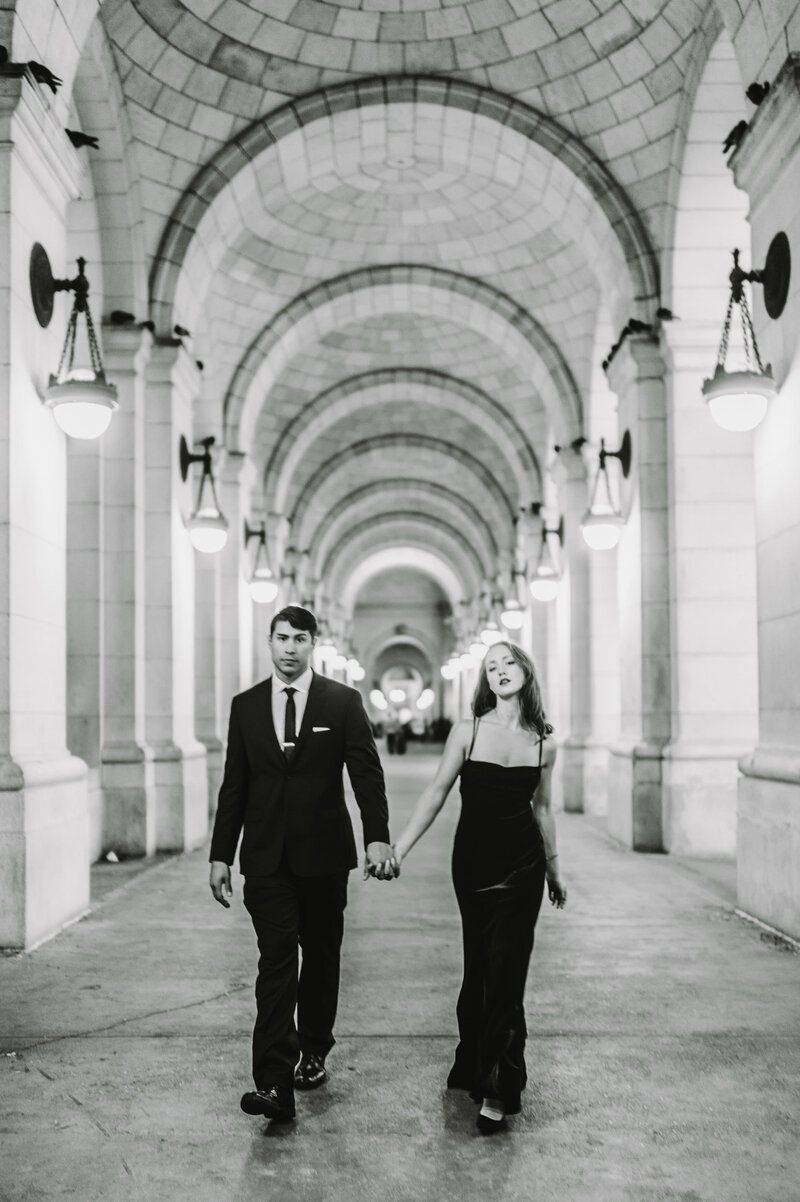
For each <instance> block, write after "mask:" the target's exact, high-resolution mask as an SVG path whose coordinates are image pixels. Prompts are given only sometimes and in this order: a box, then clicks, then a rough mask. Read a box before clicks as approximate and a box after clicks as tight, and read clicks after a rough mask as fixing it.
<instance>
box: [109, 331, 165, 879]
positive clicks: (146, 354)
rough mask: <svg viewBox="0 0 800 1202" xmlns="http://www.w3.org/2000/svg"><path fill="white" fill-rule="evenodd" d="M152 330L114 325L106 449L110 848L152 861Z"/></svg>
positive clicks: (153, 791) (154, 843)
mask: <svg viewBox="0 0 800 1202" xmlns="http://www.w3.org/2000/svg"><path fill="white" fill-rule="evenodd" d="M151 345H152V338H151V336H150V334H149V333H148V332H147V331H140V330H138V329H135V328H133V329H131V328H128V327H124V328H120V327H114V326H108V327H106V328H105V329H104V330H103V352H104V359H105V364H106V369H107V371H108V375H109V378H110V379H112V380H113V381H114V383H115V384H116V386H117V391H118V394H119V409H118V410H117V412H116V413H115V415H114V418H113V420H112V422H111V426H110V427H109V430H108V432H107V433H106V435H105V436H104V439H103V444H102V458H103V464H102V470H103V522H102V532H101V541H102V587H103V623H102V635H101V642H102V680H103V690H102V698H103V701H102V715H103V723H102V750H101V756H100V758H101V768H100V780H101V786H102V795H103V809H104V815H103V849H104V850H105V849H108V848H111V849H113V850H114V851H117V852H119V851H122V852H124V853H125V854H127V855H152V853H153V852H154V851H155V847H156V797H155V779H154V765H153V760H152V755H151V753H150V751H149V749H148V747H147V745H146V742H145V730H144V727H145V455H144V442H145V373H146V370H147V364H148V361H149V359H150V351H151Z"/></svg>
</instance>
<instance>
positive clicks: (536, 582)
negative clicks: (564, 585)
mask: <svg viewBox="0 0 800 1202" xmlns="http://www.w3.org/2000/svg"><path fill="white" fill-rule="evenodd" d="M560 587H561V581H560V580H559V578H558V577H557V576H555V575H552V576H546V575H541V576H534V577H533V578H532V580H531V582H530V584H529V585H528V588H529V589H530V590H531V596H532V597H533V598H534V600H535V601H553V600H555V598H556V597H557V596H558V592H559V589H560Z"/></svg>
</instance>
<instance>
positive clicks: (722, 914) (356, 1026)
mask: <svg viewBox="0 0 800 1202" xmlns="http://www.w3.org/2000/svg"><path fill="white" fill-rule="evenodd" d="M433 764H434V761H433V759H432V758H429V757H419V758H417V757H411V756H409V757H406V758H405V759H390V760H389V761H388V765H387V768H388V776H389V783H390V797H391V799H392V804H393V814H394V826H395V829H396V830H399V828H400V825H401V823H402V820H403V818H404V815H405V814H406V813H407V812H408V809H409V807H410V806H411V805H412V804H413V800H414V798H415V797H416V795H417V793H418V791H419V790H420V788H421V787H422V784H423V783H424V782H425V781H426V780H427V779H428V778H429V777H430V774H431V772H432V770H433ZM457 810H458V806H457V802H456V800H455V798H453V799H451V800H450V801H449V802H448V805H447V806H446V807H445V810H444V812H443V814H442V815H441V816H440V819H439V820H438V822H437V824H436V825H435V826H434V827H433V828H432V830H431V831H430V832H429V834H428V836H427V838H426V840H425V841H424V842H423V843H422V844H421V845H420V846H419V847H418V848H417V850H416V851H415V853H414V854H413V855H412V857H411V859H410V860H409V862H408V864H407V866H406V870H405V871H404V874H403V877H402V878H401V880H400V881H399V882H394V883H393V884H391V885H388V884H377V883H376V882H373V881H370V882H368V883H366V884H364V883H362V881H361V880H360V877H359V876H358V875H357V874H353V876H352V878H351V885H350V906H349V910H348V925H347V934H346V942H345V951H344V955H345V972H344V980H343V984H342V998H341V1007H340V1016H339V1022H338V1030H337V1033H338V1038H339V1042H338V1046H337V1047H336V1049H334V1052H333V1053H332V1055H331V1057H330V1061H329V1065H330V1068H331V1080H330V1083H329V1085H328V1086H327V1087H326V1088H325V1089H322V1090H319V1091H318V1092H316V1093H314V1094H311V1095H307V1096H305V1097H302V1098H301V1099H300V1102H299V1116H298V1122H297V1123H296V1124H291V1125H282V1126H273V1125H269V1124H265V1123H264V1122H263V1121H261V1120H258V1119H250V1118H247V1117H246V1116H245V1115H243V1114H241V1113H240V1111H239V1095H240V1093H241V1092H242V1090H243V1089H244V1088H247V1087H248V1083H249V1071H248V1069H249V1038H250V1029H251V1023H252V1018H253V1009H254V1003H253V997H252V977H253V971H254V965H255V945H254V939H253V935H252V932H251V929H250V926H249V920H248V918H247V915H246V914H245V912H244V910H243V908H242V905H241V889H240V880H239V879H238V878H237V879H236V881H235V885H236V896H235V904H234V907H233V909H232V910H231V911H228V912H226V911H223V910H222V909H221V908H219V907H217V906H216V905H215V904H214V903H213V901H212V899H211V897H210V894H209V891H208V886H207V883H206V878H207V867H206V862H205V860H206V855H205V852H203V851H201V852H196V853H193V854H191V855H187V856H182V857H179V858H177V859H174V860H169V861H167V862H165V863H162V864H160V865H158V866H157V867H155V868H153V869H152V870H150V871H148V872H145V873H142V874H141V875H140V876H138V877H136V878H135V879H132V880H128V881H127V882H126V884H125V885H124V887H123V888H121V889H120V890H119V891H117V892H112V893H110V894H108V895H107V896H106V897H105V900H104V902H103V904H102V905H101V906H100V907H99V908H97V909H96V910H95V911H94V912H93V913H92V914H91V915H90V916H89V917H87V918H86V919H84V921H82V922H80V923H78V924H76V925H75V926H73V927H71V928H70V929H69V930H67V931H65V932H63V933H62V934H61V935H60V936H59V937H58V938H56V939H54V940H51V941H50V942H49V943H47V944H45V945H43V946H42V947H41V948H39V949H38V950H37V951H36V952H34V953H32V954H30V955H25V956H15V957H10V958H6V959H2V960H0V1051H1V1052H2V1053H3V1054H2V1055H0V1199H2V1200H3V1202H38V1200H39V1199H55V1198H59V1199H60V1198H74V1199H79V1200H80V1202H117V1200H120V1202H125V1200H126V1199H137V1198H147V1199H150V1200H152V1202H166V1200H168V1199H176V1200H179V1202H183V1200H187V1202H188V1200H191V1202H206V1200H207V1199H208V1200H211V1199H214V1200H215V1202H217V1200H219V1199H228V1200H230V1202H249V1200H250V1199H270V1200H273V1199H274V1200H275V1202H294V1200H297V1202H338V1200H339V1199H341V1200H342V1202H345V1200H347V1202H349V1200H350V1199H371V1200H372V1199H378V1200H380V1202H385V1200H387V1199H388V1200H389V1202H392V1200H402V1202H427V1200H428V1199H431V1200H432V1199H437V1200H438V1199H458V1200H459V1202H473V1200H474V1202H479V1200H483V1199H487V1202H488V1200H490V1199H491V1200H492V1202H494V1200H498V1199H499V1200H504V1199H517V1198H519V1199H525V1200H526V1202H538V1200H539V1199H542V1200H545V1199H546V1200H547V1202H584V1200H586V1202H589V1200H591V1202H617V1200H619V1202H622V1200H624V1202H655V1200H661V1199H664V1200H670V1202H672V1200H678V1199H680V1200H681V1202H712V1200H713V1202H739V1200H741V1202H772V1200H774V1202H792V1200H797V1199H800V1141H798V1110H799V1109H800V1107H799V1106H798V1082H799V1081H800V1071H799V1070H800V1043H799V1042H798V1031H799V1030H800V1021H799V1020H800V956H798V955H796V954H794V953H793V952H792V951H790V950H786V949H785V948H782V947H781V945H776V944H775V943H774V942H772V941H770V940H769V938H765V937H763V936H762V934H761V933H760V932H759V930H758V929H757V928H755V927H753V926H752V925H751V924H749V923H746V922H744V921H742V920H741V919H739V918H737V917H736V916H735V915H734V914H733V911H732V908H731V902H730V898H729V896H728V894H727V892H726V887H725V884H724V880H723V878H724V873H723V874H722V877H721V878H720V879H719V880H718V879H715V878H714V876H707V875H706V874H704V873H703V872H700V871H698V870H697V867H696V866H692V865H689V864H681V863H679V862H677V861H675V860H673V859H670V858H669V857H665V856H639V855H634V854H631V853H628V852H625V851H622V850H621V849H619V848H618V847H616V846H615V845H614V844H613V843H612V842H611V841H610V840H609V839H608V837H607V836H606V835H605V833H604V831H603V829H602V826H601V825H600V824H598V823H597V822H594V821H592V820H590V819H587V818H583V817H580V816H575V815H563V814H562V815H559V817H558V824H559V838H560V844H561V854H562V861H563V866H564V869H565V875H566V877H567V880H568V884H569V904H568V907H567V909H566V910H565V911H564V912H563V913H556V912H555V911H553V910H552V909H551V908H550V907H549V906H545V908H544V910H543V913H542V919H541V922H540V926H539V930H538V934H537V946H536V949H535V951H534V959H533V965H532V971H531V976H530V981H529V988H528V1001H527V1006H528V1020H529V1026H530V1031H531V1038H530V1043H529V1056H528V1062H529V1071H530V1076H531V1081H530V1084H529V1087H528V1091H527V1094H526V1099H525V1102H524V1112H523V1114H521V1115H519V1116H518V1117H516V1118H514V1119H513V1120H512V1121H511V1122H510V1123H509V1128H508V1131H507V1132H506V1133H503V1134H501V1135H498V1136H494V1137H489V1138H486V1137H482V1136H480V1135H479V1134H478V1133H477V1132H476V1131H475V1128H474V1118H475V1110H474V1107H473V1105H472V1103H470V1102H469V1101H468V1100H467V1099H466V1098H465V1097H463V1095H461V1094H457V1095H451V1094H449V1093H447V1091H445V1090H444V1088H443V1085H444V1079H445V1076H446V1073H447V1069H448V1067H449V1063H450V1056H451V1053H452V1050H453V1046H454V1031H455V1024H454V1013H453V1010H454V1003H455V995H456V991H457V988H458V984H459V980H460V947H459V931H458V918H457V912H456V906H455V900H454V897H453V894H452V890H451V886H450V882H449V845H450V841H451V839H452V832H453V827H454V825H455V821H456V817H457Z"/></svg>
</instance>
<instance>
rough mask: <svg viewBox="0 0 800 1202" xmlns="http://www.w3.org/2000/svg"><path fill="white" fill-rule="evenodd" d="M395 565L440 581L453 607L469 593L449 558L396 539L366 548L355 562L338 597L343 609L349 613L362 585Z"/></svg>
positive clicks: (416, 543) (418, 545) (426, 548)
mask: <svg viewBox="0 0 800 1202" xmlns="http://www.w3.org/2000/svg"><path fill="white" fill-rule="evenodd" d="M398 567H405V568H409V569H411V570H413V571H415V572H421V573H422V574H423V575H425V576H429V577H430V579H431V580H434V581H435V582H436V583H437V584H438V585H439V587H440V588H441V590H442V592H443V593H444V594H445V596H446V597H447V600H448V601H449V602H450V604H451V606H452V607H453V608H454V609H455V607H456V606H457V605H458V604H459V602H461V601H464V600H466V598H467V596H468V590H467V587H466V584H467V582H466V581H465V580H464V579H462V577H461V576H460V575H459V574H458V571H457V570H456V568H455V566H454V565H453V563H452V562H451V561H450V559H448V558H446V557H445V556H443V555H442V554H441V553H438V554H437V553H436V552H435V551H432V550H431V548H430V547H429V546H424V545H420V544H419V543H418V542H416V541H408V540H406V541H401V540H398V541H396V542H392V543H391V544H390V545H386V544H384V545H382V546H381V547H374V548H366V549H365V550H364V551H363V553H362V554H361V555H360V557H359V558H358V559H357V560H356V561H355V562H354V564H353V566H352V567H351V568H350V571H349V574H348V577H347V580H346V582H345V584H344V585H343V587H342V589H341V590H340V592H339V595H338V597H337V601H338V603H339V605H340V606H341V608H342V611H343V612H344V613H345V614H346V615H347V616H351V615H352V612H353V609H354V607H355V604H356V602H357V600H358V595H359V593H360V592H361V590H362V589H363V588H364V586H365V585H366V584H368V583H369V581H370V580H372V579H373V578H374V577H375V576H379V575H380V574H381V573H382V572H385V571H387V570H388V569H394V568H398Z"/></svg>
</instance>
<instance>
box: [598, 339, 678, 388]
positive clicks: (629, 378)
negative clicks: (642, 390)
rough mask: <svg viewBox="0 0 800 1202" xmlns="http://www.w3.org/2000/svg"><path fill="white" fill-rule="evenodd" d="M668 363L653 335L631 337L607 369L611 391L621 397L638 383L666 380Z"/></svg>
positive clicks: (623, 344) (626, 340)
mask: <svg viewBox="0 0 800 1202" xmlns="http://www.w3.org/2000/svg"><path fill="white" fill-rule="evenodd" d="M665 373H666V364H665V363H664V357H663V355H662V353H661V345H660V343H659V340H658V338H657V337H656V336H655V335H653V334H648V333H639V334H629V335H628V336H627V337H626V339H625V341H624V342H623V343H622V345H621V346H620V347H619V349H618V350H617V351H616V353H615V354H614V358H613V359H612V360H611V362H610V363H609V364H608V367H607V368H606V376H607V377H608V383H609V385H610V387H611V389H612V390H613V391H614V392H615V393H616V394H617V396H618V397H622V396H624V395H625V393H626V392H627V391H628V389H629V388H630V387H631V386H632V385H633V384H635V383H640V382H641V381H643V380H653V379H663V377H664V375H665Z"/></svg>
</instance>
